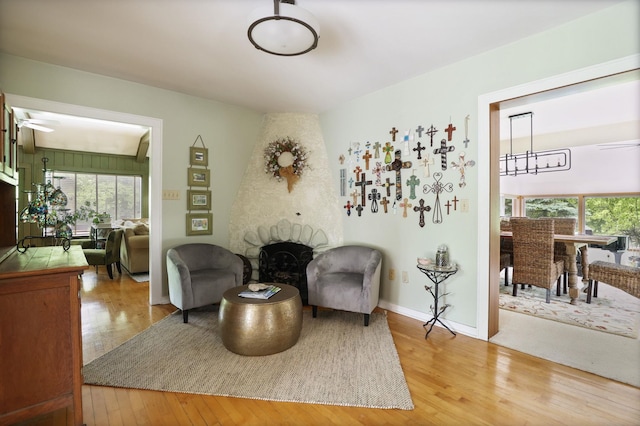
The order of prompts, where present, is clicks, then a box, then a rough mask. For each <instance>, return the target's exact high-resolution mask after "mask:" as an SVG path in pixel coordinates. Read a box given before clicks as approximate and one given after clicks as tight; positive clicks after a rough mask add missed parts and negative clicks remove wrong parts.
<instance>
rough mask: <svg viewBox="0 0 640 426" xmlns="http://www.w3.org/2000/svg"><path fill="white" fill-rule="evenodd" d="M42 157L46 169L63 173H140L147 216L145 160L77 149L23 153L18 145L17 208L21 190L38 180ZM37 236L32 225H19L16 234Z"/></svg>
mask: <svg viewBox="0 0 640 426" xmlns="http://www.w3.org/2000/svg"><path fill="white" fill-rule="evenodd" d="M44 157H46V158H48V159H49V161H47V169H49V170H58V171H64V172H77V173H97V174H111V175H135V176H142V189H141V192H142V208H141V211H142V217H149V159H148V158H147V159H146V160H145V161H144V162H143V163H140V162H138V161H137V160H136V158H135V157H131V156H125V155H114V154H97V153H91V152H81V151H67V150H54V149H46V150H45V149H38V148H36V151H35V153H34V154H27V153H25V152H24V150H23V149H22V147H21V146H20V147H19V148H18V168H19V174H20V183H19V186H18V190H19V199H18V211H21V210H22V209H23V208H24V207H25V206H26V205H27V202H28V201H27V196H26V193H25V191H29V190H31V189H32V188H33V184H36V183H41V182H42V178H43V176H42V159H43V158H44ZM24 235H39V229H38V227H37V226H36V225H34V224H22V223H21V224H19V226H18V237H19V238H22V237H23V236H24Z"/></svg>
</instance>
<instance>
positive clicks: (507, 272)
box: [504, 267, 509, 287]
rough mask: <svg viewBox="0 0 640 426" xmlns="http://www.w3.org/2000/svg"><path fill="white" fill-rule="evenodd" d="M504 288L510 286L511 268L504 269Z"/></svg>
mask: <svg viewBox="0 0 640 426" xmlns="http://www.w3.org/2000/svg"><path fill="white" fill-rule="evenodd" d="M504 286H505V287H508V286H509V267H506V268H504Z"/></svg>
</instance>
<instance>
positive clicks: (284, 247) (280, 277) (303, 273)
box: [258, 241, 313, 305]
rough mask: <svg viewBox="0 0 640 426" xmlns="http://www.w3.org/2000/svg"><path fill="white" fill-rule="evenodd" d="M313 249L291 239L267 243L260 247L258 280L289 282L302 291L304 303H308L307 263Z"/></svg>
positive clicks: (309, 260)
mask: <svg viewBox="0 0 640 426" xmlns="http://www.w3.org/2000/svg"><path fill="white" fill-rule="evenodd" d="M311 259H313V249H312V248H311V247H309V246H307V245H304V244H300V243H294V242H290V241H285V242H279V243H273V244H267V245H266V246H262V248H261V249H260V255H259V258H258V280H259V281H260V282H261V283H271V282H274V283H282V284H289V285H292V286H294V287H296V288H297V289H298V291H300V297H301V298H302V303H303V304H305V305H306V304H308V292H307V265H308V264H309V262H311Z"/></svg>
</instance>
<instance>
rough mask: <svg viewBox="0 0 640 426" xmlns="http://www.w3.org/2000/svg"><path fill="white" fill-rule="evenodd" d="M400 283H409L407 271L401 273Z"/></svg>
mask: <svg viewBox="0 0 640 426" xmlns="http://www.w3.org/2000/svg"><path fill="white" fill-rule="evenodd" d="M402 282H403V283H408V282H409V273H408V272H407V271H402Z"/></svg>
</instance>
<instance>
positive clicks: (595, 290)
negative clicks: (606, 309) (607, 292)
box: [593, 280, 598, 297]
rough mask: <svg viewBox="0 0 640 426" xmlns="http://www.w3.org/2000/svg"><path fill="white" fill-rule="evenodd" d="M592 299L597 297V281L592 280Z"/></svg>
mask: <svg viewBox="0 0 640 426" xmlns="http://www.w3.org/2000/svg"><path fill="white" fill-rule="evenodd" d="M593 297H598V281H597V280H593Z"/></svg>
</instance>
